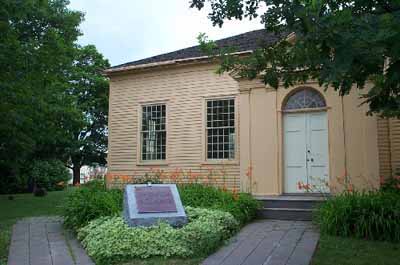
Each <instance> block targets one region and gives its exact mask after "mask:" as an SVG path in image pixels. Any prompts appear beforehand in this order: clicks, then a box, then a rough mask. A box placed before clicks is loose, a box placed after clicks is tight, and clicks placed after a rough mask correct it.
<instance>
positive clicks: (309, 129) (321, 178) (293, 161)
mask: <svg viewBox="0 0 400 265" xmlns="http://www.w3.org/2000/svg"><path fill="white" fill-rule="evenodd" d="M283 128H284V137H283V140H284V150H283V151H284V178H285V179H284V190H285V192H287V193H298V192H305V190H304V189H299V188H298V182H302V183H304V184H311V185H314V186H317V188H316V190H314V191H318V192H329V190H328V187H327V185H326V183H327V182H328V181H329V177H328V172H329V168H328V161H329V159H328V125H327V117H326V112H312V113H293V114H285V115H284V119H283Z"/></svg>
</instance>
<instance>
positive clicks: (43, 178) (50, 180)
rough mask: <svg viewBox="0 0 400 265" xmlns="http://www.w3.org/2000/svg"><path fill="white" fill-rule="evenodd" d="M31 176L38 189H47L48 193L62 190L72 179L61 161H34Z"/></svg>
mask: <svg viewBox="0 0 400 265" xmlns="http://www.w3.org/2000/svg"><path fill="white" fill-rule="evenodd" d="M31 176H32V180H33V182H34V183H35V185H36V186H37V187H38V188H45V189H46V190H47V191H54V190H61V189H63V188H64V187H65V184H66V182H67V181H68V180H70V179H71V175H70V174H69V172H68V170H67V168H66V167H65V165H64V163H63V162H61V161H59V160H37V161H34V162H33V165H32V170H31Z"/></svg>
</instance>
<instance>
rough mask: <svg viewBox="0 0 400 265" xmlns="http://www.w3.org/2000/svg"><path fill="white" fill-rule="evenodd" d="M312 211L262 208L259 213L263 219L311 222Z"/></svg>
mask: <svg viewBox="0 0 400 265" xmlns="http://www.w3.org/2000/svg"><path fill="white" fill-rule="evenodd" d="M312 214H313V210H312V209H298V208H262V209H260V210H259V211H258V217H259V218H261V219H276V220H291V221H311V220H312Z"/></svg>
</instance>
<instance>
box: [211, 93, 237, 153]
mask: <svg viewBox="0 0 400 265" xmlns="http://www.w3.org/2000/svg"><path fill="white" fill-rule="evenodd" d="M206 135H207V137H206V138H207V159H215V160H221V159H234V158H235V100H234V99H233V98H230V99H212V100H207V126H206Z"/></svg>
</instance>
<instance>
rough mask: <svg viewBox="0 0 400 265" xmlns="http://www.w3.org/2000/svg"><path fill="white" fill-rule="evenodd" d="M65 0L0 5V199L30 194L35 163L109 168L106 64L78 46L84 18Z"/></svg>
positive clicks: (90, 49)
mask: <svg viewBox="0 0 400 265" xmlns="http://www.w3.org/2000/svg"><path fill="white" fill-rule="evenodd" d="M68 4H69V1H67V0H41V1H37V0H25V1H15V0H3V1H2V2H1V5H0V36H1V37H0V50H1V53H0V68H1V69H2V71H1V72H0V98H1V101H0V116H1V117H2V120H1V123H0V142H1V148H0V175H1V180H0V181H1V183H0V193H12V192H22V191H28V190H30V189H29V188H28V183H29V178H28V176H29V174H30V170H31V165H30V164H31V161H32V160H36V159H37V160H49V159H58V160H61V161H63V162H65V163H66V162H70V163H71V164H73V165H74V168H75V170H74V173H75V176H77V175H78V173H79V168H80V166H81V165H89V164H92V163H99V164H104V163H105V159H104V156H105V155H104V154H105V150H106V137H105V135H106V130H107V128H106V124H107V112H108V107H107V104H108V94H107V79H106V78H105V77H104V76H103V75H102V74H101V70H103V69H104V68H106V67H108V66H109V64H108V62H107V60H105V59H104V58H103V56H102V55H101V54H99V53H98V52H97V51H96V48H95V47H94V46H92V45H88V46H84V47H80V46H78V45H77V44H76V41H77V38H78V36H79V35H80V31H79V24H80V23H81V21H82V19H83V14H82V13H80V12H78V11H72V10H70V9H68Z"/></svg>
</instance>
